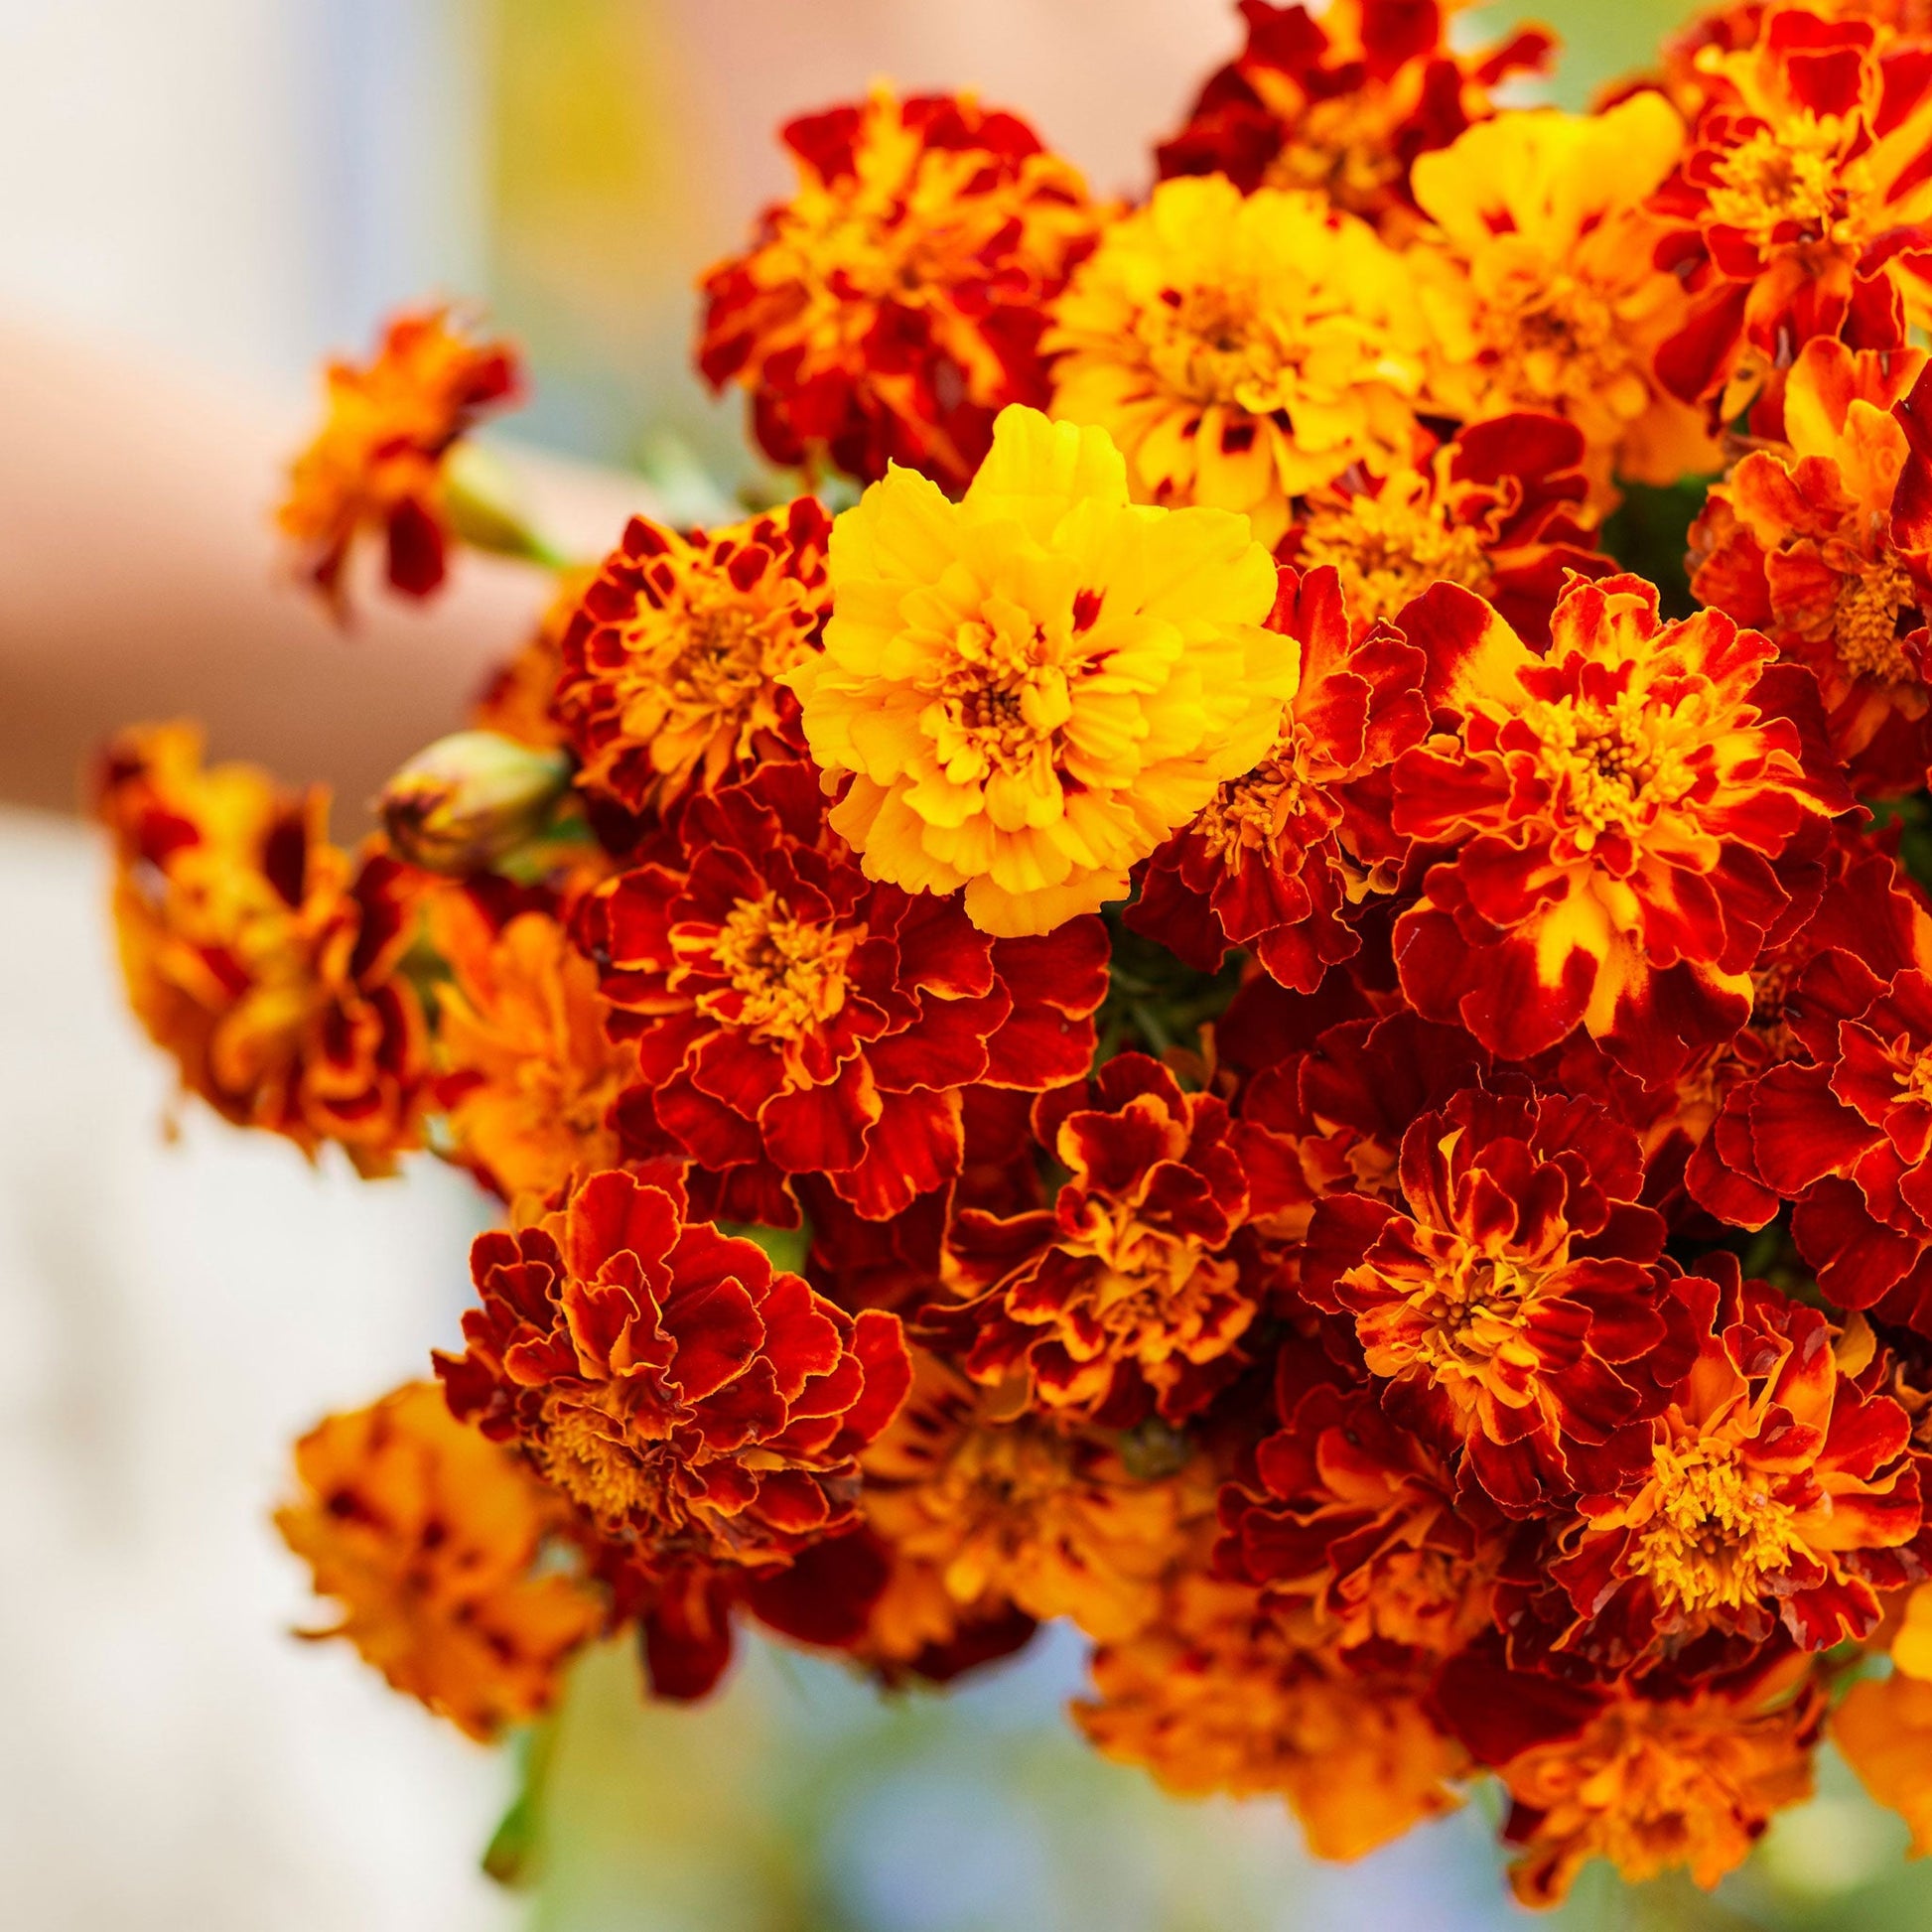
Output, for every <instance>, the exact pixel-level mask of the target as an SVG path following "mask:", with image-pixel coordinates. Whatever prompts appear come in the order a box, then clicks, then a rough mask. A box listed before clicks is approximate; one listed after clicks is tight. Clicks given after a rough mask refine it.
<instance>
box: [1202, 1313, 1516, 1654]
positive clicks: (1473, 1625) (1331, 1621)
mask: <svg viewBox="0 0 1932 1932" xmlns="http://www.w3.org/2000/svg"><path fill="white" fill-rule="evenodd" d="M1287 1360H1288V1355H1287V1354H1286V1352H1285V1354H1284V1362H1286V1361H1287ZM1279 1407H1280V1409H1281V1411H1282V1420H1283V1424H1284V1426H1283V1428H1282V1429H1281V1430H1279V1431H1278V1432H1277V1433H1276V1434H1274V1435H1272V1436H1268V1437H1265V1438H1264V1439H1263V1440H1262V1441H1261V1443H1260V1444H1259V1445H1257V1447H1256V1449H1255V1481H1254V1484H1253V1485H1252V1486H1249V1485H1244V1484H1241V1483H1230V1484H1229V1485H1228V1486H1227V1487H1226V1488H1224V1489H1223V1490H1222V1491H1221V1501H1220V1518H1221V1528H1222V1531H1223V1536H1222V1541H1221V1543H1220V1545H1219V1547H1218V1549H1217V1551H1216V1553H1215V1554H1216V1561H1217V1565H1218V1567H1219V1568H1220V1570H1221V1571H1222V1572H1223V1574H1225V1575H1228V1576H1231V1577H1238V1578H1240V1579H1242V1580H1243V1581H1245V1582H1248V1583H1252V1584H1256V1585H1258V1586H1260V1587H1262V1588H1263V1590H1264V1591H1265V1592H1266V1593H1267V1594H1268V1595H1269V1597H1270V1598H1271V1600H1272V1599H1274V1598H1277V1597H1291V1598H1292V1597H1303V1598H1306V1599H1307V1600H1308V1601H1309V1602H1310V1603H1311V1605H1312V1606H1313V1609H1314V1613H1315V1624H1316V1628H1317V1629H1318V1630H1319V1631H1320V1632H1321V1634H1322V1636H1323V1638H1324V1639H1325V1640H1327V1641H1331V1642H1332V1643H1333V1644H1334V1645H1335V1648H1336V1649H1337V1651H1338V1652H1339V1653H1340V1655H1341V1656H1342V1658H1343V1659H1344V1660H1345V1661H1346V1660H1349V1659H1350V1658H1351V1657H1352V1656H1354V1655H1355V1654H1357V1653H1359V1654H1360V1655H1361V1656H1363V1657H1374V1658H1376V1659H1379V1660H1381V1661H1383V1662H1384V1663H1386V1662H1388V1661H1389V1660H1390V1659H1392V1658H1396V1657H1400V1658H1402V1659H1404V1660H1405V1661H1413V1662H1415V1663H1416V1664H1418V1665H1420V1664H1422V1663H1424V1662H1426V1661H1427V1660H1429V1659H1431V1658H1440V1657H1447V1656H1450V1655H1452V1654H1453V1653H1454V1652H1456V1651H1458V1650H1460V1649H1461V1648H1462V1646H1463V1645H1464V1644H1466V1643H1467V1642H1468V1641H1469V1640H1470V1639H1471V1638H1472V1637H1474V1636H1475V1635H1477V1634H1478V1632H1480V1631H1482V1630H1483V1629H1485V1628H1487V1627H1488V1624H1489V1621H1490V1609H1491V1604H1492V1602H1493V1600H1494V1596H1495V1579H1496V1574H1497V1571H1498V1569H1499V1568H1500V1566H1501V1564H1502V1561H1503V1557H1504V1554H1505V1550H1506V1535H1507V1530H1508V1525H1507V1523H1506V1521H1505V1519H1504V1518H1503V1517H1502V1516H1501V1515H1500V1514H1498V1513H1497V1512H1496V1511H1495V1510H1494V1509H1493V1508H1491V1507H1490V1506H1489V1505H1488V1502H1487V1498H1486V1497H1484V1495H1483V1494H1482V1492H1481V1490H1479V1489H1463V1488H1459V1486H1458V1484H1457V1481H1456V1474H1455V1469H1454V1467H1453V1465H1452V1463H1451V1462H1450V1460H1449V1458H1448V1457H1446V1456H1445V1455H1444V1454H1443V1453H1442V1451H1441V1450H1440V1449H1438V1448H1437V1446H1436V1445H1435V1444H1434V1443H1432V1442H1431V1441H1429V1440H1428V1439H1427V1438H1426V1437H1423V1436H1419V1435H1417V1434H1415V1433H1414V1432H1413V1431H1411V1430H1408V1429H1405V1428H1403V1427H1402V1426H1401V1425H1400V1424H1398V1423H1396V1422H1394V1421H1392V1420H1391V1419H1390V1418H1389V1417H1388V1416H1387V1415H1385V1414H1384V1413H1383V1410H1382V1406H1381V1402H1380V1399H1379V1396H1378V1395H1377V1394H1376V1392H1374V1391H1373V1390H1369V1389H1355V1390H1344V1389H1341V1388H1337V1387H1335V1386H1334V1385H1333V1384H1331V1383H1328V1382H1319V1383H1317V1384H1316V1385H1315V1386H1314V1387H1313V1388H1309V1389H1304V1388H1300V1387H1287V1388H1284V1389H1283V1390H1282V1392H1281V1398H1280V1399H1279Z"/></svg>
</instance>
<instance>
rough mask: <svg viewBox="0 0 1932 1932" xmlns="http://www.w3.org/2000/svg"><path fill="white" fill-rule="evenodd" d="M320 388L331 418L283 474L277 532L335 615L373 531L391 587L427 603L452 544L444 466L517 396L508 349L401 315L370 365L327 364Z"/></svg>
mask: <svg viewBox="0 0 1932 1932" xmlns="http://www.w3.org/2000/svg"><path fill="white" fill-rule="evenodd" d="M327 382H328V387H329V414H328V417H327V419H326V420H325V422H324V424H323V427H322V429H321V431H320V433H319V434H318V435H317V437H316V439H315V441H314V442H313V443H311V444H310V445H309V447H308V448H307V449H306V450H304V451H303V452H302V454H301V455H300V456H299V457H297V458H296V460H295V463H294V465H293V466H292V468H291V470H290V472H289V493H288V495H287V497H286V498H285V499H284V501H283V503H282V506H281V509H280V510H279V511H278V512H277V521H278V522H279V523H280V525H281V529H282V533H283V534H284V535H285V536H287V537H289V538H290V539H291V540H292V541H293V542H294V543H295V544H296V545H297V546H299V548H300V549H301V551H302V553H303V558H304V567H305V569H306V570H307V571H308V574H309V576H310V577H311V578H312V579H313V580H314V582H315V584H316V586H317V588H318V589H319V590H321V592H322V593H323V595H324V596H325V597H326V598H327V599H328V600H329V602H330V604H331V605H332V606H333V607H334V608H335V609H336V610H337V611H338V612H339V613H340V612H341V611H342V610H343V608H344V604H345V591H344V586H343V572H344V570H345V567H346V566H347V563H348V558H349V553H350V551H351V549H352V548H353V547H354V544H355V540H356V538H357V537H358V536H359V535H360V534H361V533H362V532H364V531H377V532H380V534H381V537H382V541H383V543H384V545H385V546H386V549H387V569H388V577H389V582H390V584H391V586H392V587H393V588H395V589H396V590H398V591H401V592H403V593H404V594H405V595H406V596H409V597H427V596H428V595H429V594H430V592H431V591H433V590H435V589H436V587H437V586H438V585H439V584H440V583H442V581H443V574H444V559H445V557H446V555H447V553H448V550H449V546H450V541H451V536H452V531H451V526H450V509H449V500H448V483H447V479H446V477H445V464H446V460H447V458H448V456H449V453H450V451H451V449H452V448H453V447H454V446H455V444H456V443H457V441H458V440H459V439H460V438H461V437H463V436H464V435H465V434H466V433H467V432H468V431H470V430H471V429H473V428H474V427H475V426H476V424H477V423H478V422H479V421H480V420H481V419H482V418H483V416H484V415H486V414H487V413H489V412H490V411H492V410H495V409H500V408H502V407H504V406H506V405H508V404H511V403H514V402H515V401H516V400H517V396H518V391H519V389H520V388H521V386H522V376H521V372H520V371H519V369H518V367H517V359H516V351H515V350H514V349H513V348H512V347H511V346H510V345H509V344H507V343H504V342H486V341H482V340H479V339H478V338H476V337H475V336H474V335H472V334H471V333H470V332H469V331H468V329H467V327H466V325H465V323H464V321H463V319H462V318H460V317H458V316H457V315H456V314H455V313H454V312H453V311H452V310H450V309H448V308H435V309H416V310H405V311H404V312H402V313H401V314H399V315H396V316H393V317H392V318H391V319H390V321H389V322H388V324H387V326H386V327H385V328H384V330H383V332H382V340H381V342H380V344H379V345H377V348H376V352H375V355H374V357H373V358H372V359H371V360H370V361H368V362H365V363H361V364H359V365H358V364H356V363H353V362H331V363H330V364H329V367H328V370H327Z"/></svg>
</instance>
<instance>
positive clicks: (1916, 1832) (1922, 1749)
mask: <svg viewBox="0 0 1932 1932" xmlns="http://www.w3.org/2000/svg"><path fill="white" fill-rule="evenodd" d="M1896 1661H1897V1660H1896V1657H1895V1656H1894V1662H1896ZM1832 1742H1833V1743H1835V1744H1836V1745H1837V1746H1838V1748H1839V1751H1840V1753H1841V1755H1842V1756H1843V1757H1844V1759H1845V1761H1846V1762H1847V1763H1848V1764H1849V1765H1851V1767H1852V1769H1853V1770H1854V1771H1856V1772H1857V1773H1858V1775H1859V1781H1860V1782H1861V1783H1862V1784H1863V1786H1864V1788H1865V1789H1866V1790H1867V1791H1868V1792H1870V1794H1871V1795H1872V1797H1873V1798H1874V1799H1875V1800H1876V1801H1877V1802H1878V1803H1879V1804H1881V1805H1884V1806H1886V1807H1888V1808H1889V1809H1890V1810H1892V1811H1895V1812H1897V1813H1898V1815H1899V1816H1900V1817H1901V1818H1902V1819H1904V1821H1905V1822H1906V1824H1907V1825H1909V1826H1910V1827H1911V1829H1912V1856H1913V1857H1914V1858H1921V1859H1922V1858H1924V1857H1925V1855H1926V1854H1927V1853H1928V1852H1932V1683H1928V1682H1927V1681H1926V1680H1925V1679H1924V1678H1923V1677H1920V1676H1916V1675H1913V1674H1910V1673H1908V1672H1907V1671H1906V1670H1905V1669H1904V1667H1903V1666H1902V1665H1900V1666H1899V1667H1898V1668H1897V1669H1895V1670H1894V1671H1893V1672H1892V1674H1891V1676H1889V1677H1887V1678H1883V1679H1879V1680H1867V1681H1866V1682H1865V1683H1863V1684H1855V1685H1853V1687H1852V1689H1851V1691H1850V1692H1849V1693H1848V1694H1847V1696H1846V1699H1845V1702H1844V1703H1843V1704H1841V1705H1840V1706H1839V1707H1838V1709H1837V1710H1836V1711H1835V1712H1833V1713H1832Z"/></svg>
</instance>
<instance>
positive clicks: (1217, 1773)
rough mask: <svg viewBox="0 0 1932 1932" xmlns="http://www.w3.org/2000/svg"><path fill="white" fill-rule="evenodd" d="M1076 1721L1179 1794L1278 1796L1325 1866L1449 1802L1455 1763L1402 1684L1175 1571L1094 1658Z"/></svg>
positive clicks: (1246, 1592) (1233, 1595)
mask: <svg viewBox="0 0 1932 1932" xmlns="http://www.w3.org/2000/svg"><path fill="white" fill-rule="evenodd" d="M1093 1683H1094V1690H1095V1693H1096V1695H1095V1696H1094V1697H1093V1698H1091V1699H1088V1700H1085V1701H1083V1702H1080V1703H1077V1704H1075V1705H1074V1707H1073V1715H1074V1718H1075V1720H1076V1721H1077V1722H1078V1724H1079V1725H1080V1728H1081V1729H1082V1730H1084V1731H1085V1732H1086V1734H1087V1736H1088V1738H1089V1739H1090V1740H1091V1741H1092V1743H1093V1744H1094V1746H1095V1748H1096V1749H1098V1750H1099V1751H1100V1753H1101V1755H1102V1756H1104V1757H1110V1758H1113V1759H1114V1760H1115V1761H1116V1762H1119V1763H1124V1764H1141V1765H1145V1766H1146V1767H1147V1769H1148V1770H1150V1771H1151V1772H1152V1773H1153V1774H1154V1776H1155V1777H1156V1778H1157V1779H1159V1780H1160V1782H1161V1784H1162V1785H1163V1786H1164V1787H1165V1788H1166V1789H1168V1790H1169V1791H1173V1792H1175V1793H1177V1794H1179V1795H1180V1796H1183V1797H1200V1796H1205V1795H1207V1794H1208V1793H1211V1792H1226V1793H1228V1794H1230V1795H1232V1796H1235V1797H1242V1798H1246V1797H1255V1796H1259V1795H1262V1794H1264V1793H1267V1794H1272V1793H1280V1794H1281V1795H1282V1796H1283V1797H1284V1798H1285V1799H1286V1800H1287V1802H1288V1805H1289V1809H1290V1810H1291V1811H1293V1812H1294V1814H1295V1816H1296V1817H1297V1818H1298V1819H1299V1820H1300V1821H1301V1824H1302V1828H1303V1830H1304V1831H1305V1832H1306V1833H1307V1834H1308V1841H1309V1849H1310V1850H1311V1852H1312V1853H1313V1854H1314V1855H1315V1856H1316V1857H1317V1858H1322V1859H1358V1858H1361V1857H1362V1856H1363V1855H1364V1854H1365V1853H1368V1852H1372V1851H1374V1850H1375V1848H1376V1847H1377V1846H1378V1845H1385V1844H1387V1843H1388V1841H1389V1840H1390V1839H1392V1838H1397V1837H1400V1836H1401V1834H1402V1833H1404V1832H1406V1831H1407V1830H1408V1829H1409V1828H1410V1826H1412V1825H1415V1824H1418V1823H1420V1822H1421V1821H1422V1820H1423V1819H1425V1818H1435V1817H1440V1816H1441V1815H1442V1814H1443V1813H1444V1812H1447V1811H1449V1810H1452V1809H1453V1808H1454V1806H1455V1804H1456V1802H1457V1800H1456V1797H1455V1794H1454V1792H1453V1791H1452V1790H1451V1789H1450V1787H1449V1779H1450V1778H1451V1777H1453V1776H1454V1775H1455V1774H1456V1773H1457V1772H1458V1771H1459V1770H1461V1768H1462V1766H1463V1763H1464V1758H1463V1754H1462V1752H1461V1750H1460V1748H1459V1746H1457V1745H1456V1743H1455V1742H1454V1741H1453V1740H1452V1739H1450V1738H1449V1737H1447V1736H1445V1735H1444V1734H1443V1733H1442V1731H1440V1730H1439V1729H1438V1728H1437V1727H1436V1726H1435V1725H1433V1724H1432V1723H1431V1722H1430V1720H1429V1718H1428V1716H1427V1715H1426V1713H1425V1711H1424V1708H1423V1703H1422V1699H1421V1697H1420V1696H1419V1694H1418V1688H1417V1687H1416V1686H1415V1685H1414V1684H1411V1683H1410V1682H1408V1681H1407V1680H1405V1679H1403V1678H1401V1677H1399V1676H1398V1677H1390V1676H1386V1675H1364V1674H1361V1673H1358V1672H1354V1671H1349V1670H1345V1669H1340V1668H1337V1667H1336V1665H1335V1664H1334V1663H1333V1662H1332V1661H1331V1660H1330V1659H1329V1658H1328V1657H1327V1656H1326V1655H1324V1653H1323V1652H1322V1651H1321V1650H1320V1649H1319V1648H1318V1646H1316V1645H1315V1644H1314V1643H1313V1642H1311V1640H1310V1639H1309V1637H1308V1636H1307V1634H1306V1633H1302V1632H1297V1631H1295V1630H1293V1629H1292V1628H1291V1627H1289V1626H1287V1625H1285V1624H1284V1623H1283V1621H1282V1620H1281V1619H1280V1618H1279V1617H1277V1616H1276V1615H1274V1614H1273V1613H1271V1612H1270V1611H1269V1610H1268V1609H1266V1608H1265V1607H1264V1606H1263V1605H1262V1603H1261V1600H1260V1598H1259V1596H1258V1595H1257V1593H1256V1592H1255V1591H1254V1590H1252V1589H1250V1588H1248V1587H1245V1586H1241V1585H1232V1584H1223V1583H1216V1582H1213V1581H1210V1580H1209V1579H1207V1578H1205V1577H1199V1576H1183V1577H1181V1578H1180V1579H1178V1580H1177V1581H1176V1583H1175V1584H1174V1586H1173V1588H1172V1589H1171V1591H1170V1593H1169V1600H1168V1605H1167V1608H1166V1610H1165V1611H1164V1613H1163V1614H1162V1615H1161V1616H1160V1617H1159V1618H1157V1619H1156V1620H1155V1621H1154V1622H1152V1623H1150V1624H1148V1625H1147V1626H1146V1627H1145V1628H1144V1629H1142V1630H1141V1631H1140V1632H1138V1633H1137V1634H1136V1635H1134V1636H1133V1637H1130V1638H1128V1639H1126V1640H1125V1641H1124V1642H1121V1643H1116V1644H1103V1645H1102V1646H1101V1647H1100V1648H1099V1649H1098V1650H1097V1651H1096V1652H1095V1653H1094V1659H1093Z"/></svg>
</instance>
